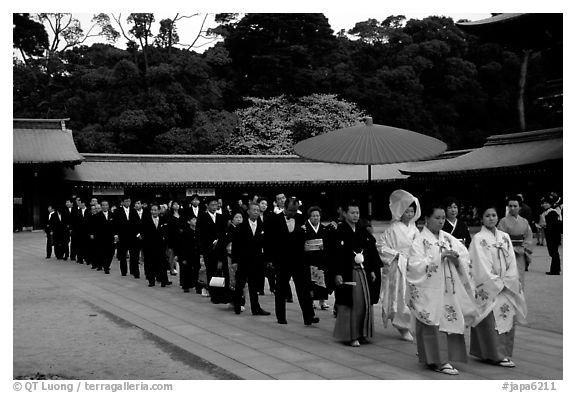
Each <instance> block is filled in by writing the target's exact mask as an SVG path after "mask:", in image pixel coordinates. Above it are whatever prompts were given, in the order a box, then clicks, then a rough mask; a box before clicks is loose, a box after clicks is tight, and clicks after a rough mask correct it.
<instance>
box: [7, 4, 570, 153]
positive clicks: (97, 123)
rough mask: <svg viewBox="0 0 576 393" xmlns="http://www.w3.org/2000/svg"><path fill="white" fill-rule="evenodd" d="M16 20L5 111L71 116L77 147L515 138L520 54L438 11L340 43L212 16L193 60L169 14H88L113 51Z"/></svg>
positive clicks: (539, 119)
mask: <svg viewBox="0 0 576 393" xmlns="http://www.w3.org/2000/svg"><path fill="white" fill-rule="evenodd" d="M14 15H15V16H14V43H13V44H14V48H16V50H17V52H18V53H20V57H19V58H15V59H14V66H13V80H14V89H13V115H14V117H19V118H70V121H69V123H68V124H69V127H70V128H71V129H72V130H74V133H75V134H74V135H75V139H76V142H77V145H78V148H79V150H80V151H82V152H110V153H165V154H172V153H173V154H211V153H225V154H286V153H291V146H292V145H293V143H295V142H298V141H299V140H302V139H305V138H307V137H310V136H313V135H317V134H318V133H322V132H326V131H330V130H333V129H337V128H341V127H346V126H349V125H352V124H353V123H354V122H356V121H358V120H359V119H360V118H361V117H362V116H365V115H370V116H372V117H373V118H374V122H375V123H377V124H385V125H390V126H395V127H401V128H406V129H410V130H413V131H417V132H421V133H424V134H428V135H432V136H435V137H437V138H440V139H442V140H444V141H445V142H446V143H448V145H449V147H450V149H460V148H470V147H476V146H479V145H481V144H482V143H483V141H484V139H485V138H486V136H488V135H491V134H495V133H501V132H503V131H504V132H506V131H509V132H514V131H518V124H517V116H516V107H515V106H516V102H517V98H518V74H519V67H520V63H521V53H519V52H517V51H515V50H514V49H513V48H506V47H504V46H502V45H501V44H498V43H493V42H482V41H480V40H479V39H477V38H475V37H473V36H469V35H467V34H466V33H464V32H463V31H462V30H460V29H459V28H458V27H457V26H456V25H455V23H454V21H453V20H452V19H450V18H446V17H428V18H425V19H423V20H414V19H411V20H408V21H406V20H405V18H404V17H403V16H390V17H388V18H386V19H385V20H384V21H381V22H379V21H377V20H374V19H370V20H368V21H365V22H360V23H357V24H356V25H355V26H354V27H353V28H352V29H350V30H349V31H348V35H346V34H342V33H339V34H334V32H333V31H332V29H331V27H330V25H329V23H328V20H327V19H326V17H324V15H322V14H246V15H244V16H243V17H242V18H240V19H238V17H237V15H233V14H222V15H218V17H217V20H218V21H219V22H220V25H219V27H218V28H216V29H213V30H212V31H211V33H212V34H218V35H219V36H220V37H222V38H223V39H222V41H221V42H219V43H218V44H216V45H215V46H213V47H212V48H210V49H208V50H206V51H205V52H204V53H202V54H199V53H196V52H194V51H193V50H190V47H189V48H181V47H177V46H176V45H177V44H178V42H179V40H180V39H181V37H179V36H178V33H177V26H176V24H177V23H184V21H183V20H179V19H178V18H174V19H173V20H170V19H165V20H162V21H161V22H160V31H159V32H158V33H157V34H155V33H154V32H152V31H151V28H150V26H151V22H152V21H153V20H154V16H153V15H152V14H130V15H129V16H128V17H127V18H126V22H125V23H127V24H128V25H129V26H130V29H126V30H125V31H124V30H122V34H120V33H119V32H118V31H116V30H115V28H114V27H113V26H112V24H111V18H110V17H109V16H107V15H106V14H99V15H97V16H95V18H94V22H95V23H96V24H97V26H98V27H99V29H100V30H99V31H100V32H99V34H100V35H102V36H103V37H104V38H106V39H108V40H109V41H110V42H111V43H113V42H115V41H116V40H117V39H118V38H119V37H120V36H123V37H124V38H125V39H127V41H128V49H127V50H121V49H118V48H116V47H114V46H113V45H111V44H93V45H91V46H86V45H83V44H82V42H83V41H82V39H83V37H85V36H86V34H87V33H83V31H82V29H81V27H80V26H78V25H77V24H74V23H72V24H71V26H72V27H73V29H72V30H71V31H66V29H65V28H62V31H59V32H58V33H59V34H60V37H61V38H62V39H63V40H65V42H66V46H65V49H61V50H60V49H58V46H57V45H55V44H54V42H53V44H52V45H50V44H49V42H48V38H47V34H46V31H45V30H44V29H42V28H41V26H42V24H41V23H38V22H37V21H34V20H33V18H32V17H31V16H30V15H28V14H14ZM41 17H43V18H49V17H51V15H49V14H41ZM52 17H54V16H52ZM57 18H59V19H58V20H62V21H65V20H66V18H65V14H57ZM112 19H114V18H112ZM37 20H39V21H41V20H42V19H41V18H39V19H37ZM530 60H531V62H530V68H529V74H528V75H529V78H528V81H527V86H528V89H527V97H526V105H527V110H526V113H528V114H534V115H533V116H531V117H530V116H528V118H527V124H528V128H529V129H536V128H541V127H548V126H557V125H559V124H561V123H560V122H561V114H560V115H550V113H546V112H545V111H543V110H542V108H541V107H539V106H538V105H537V101H536V98H537V97H539V96H540V95H542V91H543V89H544V87H545V83H544V82H545V81H546V78H547V76H546V72H545V71H546V70H545V68H546V64H544V62H543V60H542V57H541V56H540V55H539V54H535V55H534V56H533V57H532V58H531V59H530Z"/></svg>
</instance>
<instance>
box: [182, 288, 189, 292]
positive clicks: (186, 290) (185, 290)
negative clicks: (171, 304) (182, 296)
mask: <svg viewBox="0 0 576 393" xmlns="http://www.w3.org/2000/svg"><path fill="white" fill-rule="evenodd" d="M182 290H183V291H184V292H185V293H188V292H190V288H184V289H182Z"/></svg>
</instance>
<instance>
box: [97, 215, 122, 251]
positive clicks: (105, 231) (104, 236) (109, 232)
mask: <svg viewBox="0 0 576 393" xmlns="http://www.w3.org/2000/svg"><path fill="white" fill-rule="evenodd" d="M92 234H93V235H94V240H96V242H97V243H98V244H100V245H102V246H110V245H112V246H113V245H114V235H115V234H116V218H115V217H114V214H112V212H110V211H109V212H108V219H106V216H105V215H104V212H98V213H96V214H95V215H94V216H92Z"/></svg>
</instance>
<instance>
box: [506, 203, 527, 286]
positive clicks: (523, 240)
mask: <svg viewBox="0 0 576 393" xmlns="http://www.w3.org/2000/svg"><path fill="white" fill-rule="evenodd" d="M521 206H522V197H521V196H520V195H512V196H510V197H508V214H507V215H506V217H504V218H502V219H501V220H500V222H499V223H498V229H499V230H501V231H503V232H506V233H507V234H508V235H509V236H510V239H511V240H512V245H513V246H514V254H515V256H516V264H517V266H518V274H519V276H520V283H521V284H522V286H523V287H524V272H527V271H528V266H529V265H530V260H531V259H530V255H531V254H532V238H533V236H534V235H533V234H532V229H531V228H530V223H529V221H528V220H527V219H526V218H524V217H522V216H520V210H521Z"/></svg>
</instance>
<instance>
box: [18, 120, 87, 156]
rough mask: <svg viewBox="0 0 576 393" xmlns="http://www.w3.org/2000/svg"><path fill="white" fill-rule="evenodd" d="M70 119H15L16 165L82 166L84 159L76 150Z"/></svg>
mask: <svg viewBox="0 0 576 393" xmlns="http://www.w3.org/2000/svg"><path fill="white" fill-rule="evenodd" d="M65 120H67V119H50V120H46V119H14V122H13V159H14V160H13V162H14V164H49V163H64V164H78V163H80V162H82V160H84V158H83V157H82V156H81V155H80V153H78V150H76V145H75V144H74V139H73V138H72V131H70V130H68V129H66V126H65Z"/></svg>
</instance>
